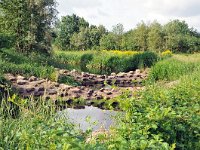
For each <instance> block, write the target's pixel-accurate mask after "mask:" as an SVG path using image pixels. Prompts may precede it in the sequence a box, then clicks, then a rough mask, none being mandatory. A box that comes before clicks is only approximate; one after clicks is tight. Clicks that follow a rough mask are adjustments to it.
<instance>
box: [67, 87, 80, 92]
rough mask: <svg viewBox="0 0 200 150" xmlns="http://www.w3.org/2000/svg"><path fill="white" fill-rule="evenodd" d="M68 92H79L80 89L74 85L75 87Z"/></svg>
mask: <svg viewBox="0 0 200 150" xmlns="http://www.w3.org/2000/svg"><path fill="white" fill-rule="evenodd" d="M69 92H71V93H81V90H80V89H79V88H77V87H76V88H72V89H70V90H69Z"/></svg>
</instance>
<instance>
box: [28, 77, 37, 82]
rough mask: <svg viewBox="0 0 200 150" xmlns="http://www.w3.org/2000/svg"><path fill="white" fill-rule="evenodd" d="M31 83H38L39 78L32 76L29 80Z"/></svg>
mask: <svg viewBox="0 0 200 150" xmlns="http://www.w3.org/2000/svg"><path fill="white" fill-rule="evenodd" d="M28 80H29V81H30V82H32V81H37V78H36V77H35V76H31V77H30V78H29V79H28Z"/></svg>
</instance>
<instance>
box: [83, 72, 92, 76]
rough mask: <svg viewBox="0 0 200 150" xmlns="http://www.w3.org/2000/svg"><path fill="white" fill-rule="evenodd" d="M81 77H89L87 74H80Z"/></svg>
mask: <svg viewBox="0 0 200 150" xmlns="http://www.w3.org/2000/svg"><path fill="white" fill-rule="evenodd" d="M81 76H82V77H89V76H90V75H89V74H88V73H85V72H82V73H81Z"/></svg>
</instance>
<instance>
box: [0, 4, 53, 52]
mask: <svg viewBox="0 0 200 150" xmlns="http://www.w3.org/2000/svg"><path fill="white" fill-rule="evenodd" d="M0 9H1V13H0V20H1V28H0V31H1V32H2V31H3V32H5V33H7V32H9V33H10V34H13V35H14V36H15V47H16V50H18V51H19V52H26V53H28V52H30V51H31V50H34V51H39V52H43V53H48V52H49V50H50V49H51V35H50V29H51V26H52V24H53V22H54V19H55V15H56V10H55V1H54V0H49V1H45V0H40V1H29V0H24V1H22V0H14V1H8V0H2V1H0Z"/></svg>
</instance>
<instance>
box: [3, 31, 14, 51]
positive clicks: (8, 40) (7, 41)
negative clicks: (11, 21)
mask: <svg viewBox="0 0 200 150" xmlns="http://www.w3.org/2000/svg"><path fill="white" fill-rule="evenodd" d="M14 42H15V38H14V36H12V35H9V34H4V33H1V34H0V48H10V47H12V46H13V43H14Z"/></svg>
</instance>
